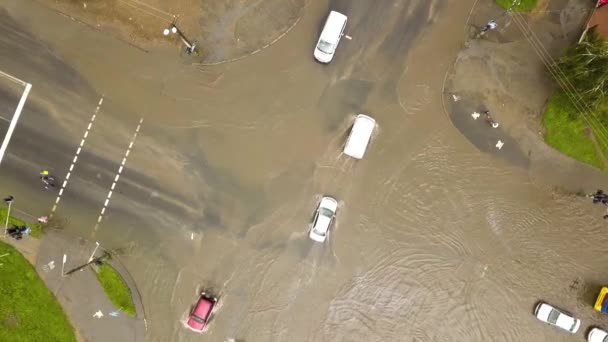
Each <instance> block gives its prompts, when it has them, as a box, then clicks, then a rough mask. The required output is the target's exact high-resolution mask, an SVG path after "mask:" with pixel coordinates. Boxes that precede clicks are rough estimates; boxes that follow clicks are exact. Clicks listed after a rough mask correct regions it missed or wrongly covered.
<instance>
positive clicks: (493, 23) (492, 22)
mask: <svg viewBox="0 0 608 342" xmlns="http://www.w3.org/2000/svg"><path fill="white" fill-rule="evenodd" d="M497 28H498V23H496V20H490V21H488V23H487V24H486V26H484V27H483V28H482V29H481V32H480V33H479V35H480V36H483V35H484V34H486V32H488V31H490V30H496V29H497Z"/></svg>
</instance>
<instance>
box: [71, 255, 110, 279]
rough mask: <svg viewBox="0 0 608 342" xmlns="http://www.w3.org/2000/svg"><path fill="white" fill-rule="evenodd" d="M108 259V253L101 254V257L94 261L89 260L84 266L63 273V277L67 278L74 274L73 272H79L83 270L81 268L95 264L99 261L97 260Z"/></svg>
mask: <svg viewBox="0 0 608 342" xmlns="http://www.w3.org/2000/svg"><path fill="white" fill-rule="evenodd" d="M108 257H110V253H108V252H103V255H102V256H100V257H97V258H95V259H93V260H91V261H89V262H87V263H86V264H84V265H80V266H78V267H76V268H73V269H71V270H69V271H67V272H65V275H66V276H69V275H70V274H72V273H74V272H76V271H80V270H81V269H83V268H85V267H87V266H89V265H90V264H93V263H96V262H97V261H99V260H101V259H103V258H108Z"/></svg>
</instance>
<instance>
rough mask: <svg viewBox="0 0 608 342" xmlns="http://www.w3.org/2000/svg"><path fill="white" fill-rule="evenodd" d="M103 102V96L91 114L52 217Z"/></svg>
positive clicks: (56, 200)
mask: <svg viewBox="0 0 608 342" xmlns="http://www.w3.org/2000/svg"><path fill="white" fill-rule="evenodd" d="M102 103H103V96H102V97H101V99H99V103H98V105H97V107H96V108H95V112H94V113H93V115H92V116H91V119H90V120H89V124H88V126H87V129H86V130H85V131H84V135H83V137H82V140H80V145H79V146H78V148H77V149H76V154H75V155H74V159H73V160H72V164H71V165H70V170H69V171H68V172H67V174H66V175H65V180H64V181H63V185H62V186H61V190H59V194H58V195H57V198H56V199H55V205H53V209H51V215H50V216H51V217H52V216H53V213H54V212H55V211H56V210H57V204H58V203H59V201H60V200H61V196H62V195H63V190H64V189H65V187H66V186H67V184H68V180H69V179H70V176H71V175H72V171H74V166H75V165H76V161H78V155H80V152H81V151H82V148H83V147H84V142H85V140H86V138H87V136H88V135H89V131H90V130H91V127H93V121H95V117H96V116H97V113H99V108H100V106H101V104H102Z"/></svg>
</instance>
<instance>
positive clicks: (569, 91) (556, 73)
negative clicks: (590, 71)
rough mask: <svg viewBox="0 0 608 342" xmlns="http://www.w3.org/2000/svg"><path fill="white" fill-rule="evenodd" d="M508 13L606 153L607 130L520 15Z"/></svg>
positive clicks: (607, 148) (607, 145)
mask: <svg viewBox="0 0 608 342" xmlns="http://www.w3.org/2000/svg"><path fill="white" fill-rule="evenodd" d="M509 13H511V14H512V18H513V19H514V21H515V23H516V24H517V25H518V28H519V29H520V30H521V31H522V33H523V34H524V37H525V38H526V39H527V40H528V42H529V43H530V45H531V46H532V48H533V49H534V51H535V52H536V53H537V55H538V56H539V57H540V59H541V61H542V62H543V64H544V65H545V66H546V67H547V69H548V70H549V72H550V73H551V75H552V76H553V77H554V78H555V80H556V81H557V82H558V84H559V86H560V87H561V88H562V90H563V91H564V93H565V94H566V96H568V98H569V100H570V101H571V102H572V104H573V106H574V107H575V109H576V110H578V111H579V112H580V113H581V116H582V117H583V119H584V120H585V122H586V123H587V124H588V125H589V126H590V128H591V129H592V131H593V132H594V133H595V134H596V136H597V138H598V139H597V140H598V141H599V142H600V143H602V145H603V147H604V148H605V150H606V151H608V143H607V141H608V130H607V129H606V128H605V127H604V126H603V125H602V124H601V123H600V122H599V120H597V118H596V117H595V115H594V114H593V111H592V109H591V107H590V106H589V104H588V103H586V102H585V101H584V100H583V98H582V96H581V95H580V94H579V93H578V91H577V90H576V88H575V87H574V86H573V85H572V84H571V83H570V81H569V80H568V78H567V77H566V74H565V73H564V71H563V70H562V69H561V68H560V67H559V65H558V64H557V63H555V60H553V58H552V57H551V55H550V54H549V53H548V51H547V50H546V48H545V47H544V46H543V44H542V43H541V42H540V40H539V39H538V37H537V36H536V34H535V33H534V31H533V30H532V29H531V27H530V25H529V24H528V23H527V22H526V21H525V19H522V18H521V17H522V15H521V14H518V13H516V12H512V11H511V12H509ZM526 26H527V28H526ZM600 152H601V151H600Z"/></svg>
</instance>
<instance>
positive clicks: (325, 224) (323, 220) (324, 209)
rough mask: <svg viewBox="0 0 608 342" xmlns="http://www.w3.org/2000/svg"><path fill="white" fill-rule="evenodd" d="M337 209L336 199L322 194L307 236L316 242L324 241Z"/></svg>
mask: <svg viewBox="0 0 608 342" xmlns="http://www.w3.org/2000/svg"><path fill="white" fill-rule="evenodd" d="M337 210H338V201H336V200H335V199H334V198H333V197H329V196H324V197H323V198H321V202H319V206H318V207H317V211H316V212H315V218H314V219H313V220H312V224H311V227H310V233H309V234H308V236H309V237H310V238H311V239H313V240H315V241H317V242H324V241H325V239H326V238H327V235H328V234H329V228H330V227H331V224H332V223H333V221H334V217H335V216H336V211H337Z"/></svg>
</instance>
